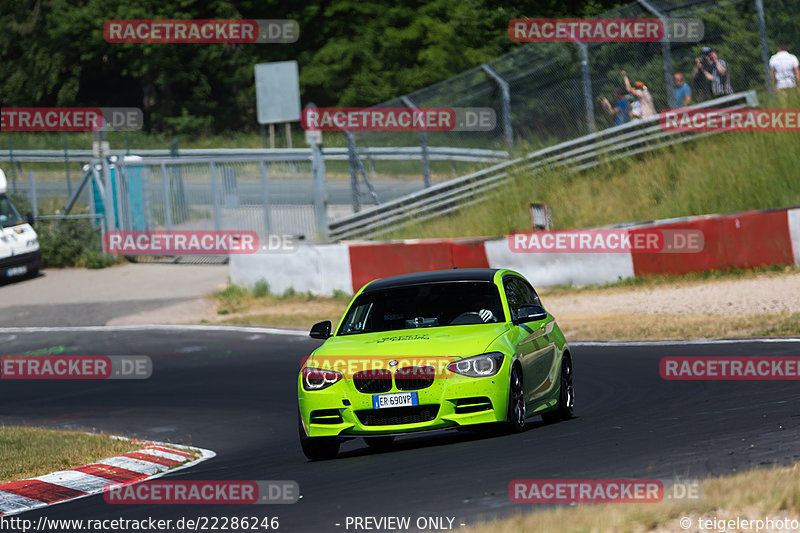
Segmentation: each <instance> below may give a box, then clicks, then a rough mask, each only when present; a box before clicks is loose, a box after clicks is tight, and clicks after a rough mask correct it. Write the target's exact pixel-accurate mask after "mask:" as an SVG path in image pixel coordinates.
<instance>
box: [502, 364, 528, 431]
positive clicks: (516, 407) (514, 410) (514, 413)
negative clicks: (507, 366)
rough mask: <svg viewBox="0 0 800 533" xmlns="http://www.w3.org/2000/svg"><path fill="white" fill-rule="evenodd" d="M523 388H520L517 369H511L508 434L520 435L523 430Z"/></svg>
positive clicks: (506, 424) (520, 382)
mask: <svg viewBox="0 0 800 533" xmlns="http://www.w3.org/2000/svg"><path fill="white" fill-rule="evenodd" d="M525 414H526V413H525V388H524V387H523V386H522V372H521V371H520V369H519V367H516V366H515V367H514V368H512V369H511V378H510V379H509V383H508V412H507V414H506V423H505V426H506V429H507V430H508V432H510V433H521V432H522V431H524V430H525Z"/></svg>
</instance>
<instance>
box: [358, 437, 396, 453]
mask: <svg viewBox="0 0 800 533" xmlns="http://www.w3.org/2000/svg"><path fill="white" fill-rule="evenodd" d="M364 442H365V443H366V445H367V446H369V447H370V448H374V449H376V450H381V451H386V450H390V449H391V448H392V444H394V435H386V436H383V437H364Z"/></svg>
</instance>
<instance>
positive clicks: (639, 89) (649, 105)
mask: <svg viewBox="0 0 800 533" xmlns="http://www.w3.org/2000/svg"><path fill="white" fill-rule="evenodd" d="M620 74H622V81H624V82H625V90H626V91H628V92H629V93H630V94H632V95H633V96H634V97H635V98H636V102H638V104H639V105H638V106H637V107H638V108H639V111H640V116H639V117H638V118H648V117H652V116H655V114H656V106H655V104H653V96H652V95H651V94H650V91H648V90H647V86H646V85H645V84H644V83H643V82H641V81H637V82H635V83H634V84H633V85H631V82H630V80H629V79H628V74H627V73H626V72H625V71H624V70H623V71H621V72H620Z"/></svg>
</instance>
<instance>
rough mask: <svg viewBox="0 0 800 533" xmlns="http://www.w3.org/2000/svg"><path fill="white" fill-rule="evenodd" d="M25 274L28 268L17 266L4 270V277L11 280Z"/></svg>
mask: <svg viewBox="0 0 800 533" xmlns="http://www.w3.org/2000/svg"><path fill="white" fill-rule="evenodd" d="M27 272H28V267H26V266H25V265H23V266H18V267H14V268H9V269H8V270H6V276H8V277H9V278H11V277H14V276H21V275H23V274H25V273H27Z"/></svg>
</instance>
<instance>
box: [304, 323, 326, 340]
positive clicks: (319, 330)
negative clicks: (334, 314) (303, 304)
mask: <svg viewBox="0 0 800 533" xmlns="http://www.w3.org/2000/svg"><path fill="white" fill-rule="evenodd" d="M308 336H309V337H311V338H312V339H323V340H324V339H327V338H328V337H330V336H331V321H330V320H323V321H322V322H317V323H316V324H314V325H313V326H311V332H310V333H309V334H308Z"/></svg>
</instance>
